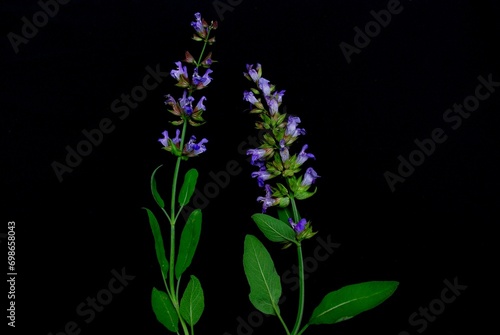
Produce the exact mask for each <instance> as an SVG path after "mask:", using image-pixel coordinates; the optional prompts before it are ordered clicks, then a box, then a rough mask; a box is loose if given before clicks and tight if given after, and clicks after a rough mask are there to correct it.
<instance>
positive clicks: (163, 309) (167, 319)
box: [151, 287, 179, 333]
mask: <svg viewBox="0 0 500 335" xmlns="http://www.w3.org/2000/svg"><path fill="white" fill-rule="evenodd" d="M151 305H152V306H153V311H154V313H155V315H156V319H157V320H158V321H159V322H160V323H161V324H162V325H164V326H165V327H166V328H167V329H168V330H170V331H171V332H174V333H175V332H177V331H178V330H179V317H178V316H177V312H176V311H175V308H174V305H172V301H170V298H169V297H168V295H167V293H165V292H163V291H160V290H158V289H156V287H153V292H152V293H151Z"/></svg>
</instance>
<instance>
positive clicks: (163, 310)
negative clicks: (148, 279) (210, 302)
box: [151, 275, 205, 332]
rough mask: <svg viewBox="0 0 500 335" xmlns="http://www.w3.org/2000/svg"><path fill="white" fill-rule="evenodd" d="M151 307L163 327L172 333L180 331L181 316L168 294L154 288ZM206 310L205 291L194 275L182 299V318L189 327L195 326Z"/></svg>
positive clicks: (180, 309)
mask: <svg viewBox="0 0 500 335" xmlns="http://www.w3.org/2000/svg"><path fill="white" fill-rule="evenodd" d="M151 305H152V307H153V311H154V313H155V315H156V318H157V320H158V321H159V322H160V323H161V324H162V325H164V326H165V327H166V328H167V329H168V330H170V331H172V332H177V331H178V330H179V316H178V314H177V311H176V310H175V307H174V306H173V304H172V301H171V300H170V297H169V296H168V294H167V293H165V292H164V291H161V290H158V289H157V288H156V287H153V291H152V293H151ZM204 308H205V302H204V296H203V289H202V287H201V284H200V281H199V280H198V278H196V277H195V276H193V275H192V276H191V279H190V280H189V283H188V285H187V287H186V290H185V291H184V294H183V296H182V299H181V303H180V308H179V311H180V314H181V317H182V319H183V320H185V321H186V323H187V324H188V325H190V326H194V325H195V324H196V323H197V322H198V320H199V319H200V317H201V314H202V313H203V310H204Z"/></svg>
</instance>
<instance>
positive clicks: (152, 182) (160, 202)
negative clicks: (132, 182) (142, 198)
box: [151, 165, 165, 208]
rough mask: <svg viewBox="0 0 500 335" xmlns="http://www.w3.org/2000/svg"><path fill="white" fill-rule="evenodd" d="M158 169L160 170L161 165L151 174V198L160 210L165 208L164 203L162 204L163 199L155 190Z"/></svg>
mask: <svg viewBox="0 0 500 335" xmlns="http://www.w3.org/2000/svg"><path fill="white" fill-rule="evenodd" d="M159 168H161V165H160V166H158V167H157V168H156V169H155V170H154V171H153V173H152V174H151V193H152V194H153V198H154V199H155V201H156V203H157V204H158V206H160V208H163V207H164V206H165V203H164V202H163V199H162V198H161V196H160V194H159V193H158V190H157V189H156V179H155V174H156V171H157V170H158V169H159Z"/></svg>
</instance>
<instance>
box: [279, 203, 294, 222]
mask: <svg viewBox="0 0 500 335" xmlns="http://www.w3.org/2000/svg"><path fill="white" fill-rule="evenodd" d="M291 207H292V206H288V207H285V208H281V207H278V208H277V212H278V218H279V219H280V220H281V221H283V222H284V223H286V224H289V223H288V218H293V213H292V208H291Z"/></svg>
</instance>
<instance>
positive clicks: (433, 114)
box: [0, 0, 500, 335]
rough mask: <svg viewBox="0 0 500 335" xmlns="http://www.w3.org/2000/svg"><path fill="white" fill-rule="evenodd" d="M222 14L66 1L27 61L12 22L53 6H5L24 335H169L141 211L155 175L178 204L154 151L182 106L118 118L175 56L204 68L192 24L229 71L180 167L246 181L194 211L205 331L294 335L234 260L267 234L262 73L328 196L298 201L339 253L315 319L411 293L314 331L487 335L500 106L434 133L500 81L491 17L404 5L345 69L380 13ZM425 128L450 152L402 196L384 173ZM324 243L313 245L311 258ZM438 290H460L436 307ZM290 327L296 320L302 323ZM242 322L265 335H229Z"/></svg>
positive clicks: (6, 95) (288, 9) (324, 277)
mask: <svg viewBox="0 0 500 335" xmlns="http://www.w3.org/2000/svg"><path fill="white" fill-rule="evenodd" d="M222 3H226V2H225V1H224V0H222ZM226 4H227V3H226ZM232 4H233V5H232V6H230V8H231V9H230V10H226V11H224V10H221V11H222V12H221V11H219V13H218V12H217V11H216V9H215V7H214V2H212V1H192V0H190V1H138V0H136V1H130V0H129V1H105V2H102V1H91V0H87V1H78V0H73V1H70V2H68V3H67V4H64V5H60V6H59V10H58V12H57V13H56V14H55V15H52V16H53V17H51V18H50V19H49V20H48V22H47V23H46V24H43V25H41V27H40V28H39V31H38V33H37V34H36V35H35V36H33V37H31V38H29V39H27V43H23V44H20V45H19V46H18V48H19V50H18V52H17V53H16V52H15V50H14V48H13V46H12V44H11V43H10V42H9V39H8V38H7V36H8V34H9V33H14V34H17V35H21V34H22V28H23V24H24V22H23V20H22V18H23V17H26V18H27V19H28V20H29V21H31V22H32V18H33V15H34V14H36V13H37V12H39V11H40V10H41V7H40V4H39V3H37V2H36V1H3V2H2V4H1V6H2V10H1V13H2V19H1V20H0V22H1V29H2V35H3V36H4V37H3V39H2V52H1V54H2V65H3V67H2V77H1V78H2V80H1V85H2V87H1V93H0V94H1V102H2V116H3V117H2V120H3V121H2V123H1V126H2V129H1V133H0V134H1V135H0V136H1V137H0V138H1V145H2V152H3V157H4V158H3V159H2V164H1V178H2V191H3V193H4V196H3V199H4V200H3V201H2V202H3V205H2V209H3V210H2V220H3V222H2V228H0V233H6V231H7V222H8V221H12V220H13V221H15V222H16V237H17V240H16V246H17V272H18V276H17V283H16V293H17V294H16V306H17V310H16V312H17V314H16V317H17V318H16V321H17V322H16V325H17V327H16V329H15V332H14V333H19V334H20V333H21V332H22V331H23V330H30V331H32V332H33V331H36V333H37V334H49V333H50V332H53V334H56V333H57V332H60V331H63V330H64V327H65V325H66V324H67V323H68V322H71V321H73V322H75V323H76V324H78V327H79V329H80V334H108V333H114V334H121V333H136V334H166V333H167V332H166V330H165V329H163V326H162V325H161V324H159V323H158V322H157V321H156V319H155V316H154V314H153V312H152V310H151V307H150V294H151V288H152V286H157V287H161V285H162V283H161V280H160V273H159V269H158V266H157V264H156V258H155V253H154V245H153V239H152V234H151V231H150V228H149V224H148V221H147V217H146V214H145V212H144V210H143V209H141V207H143V206H146V207H149V208H152V209H153V210H154V211H156V209H157V208H156V207H155V204H154V201H153V199H152V197H151V194H150V192H149V178H150V175H151V173H152V171H153V170H154V169H155V168H156V167H157V166H158V165H160V164H164V169H163V170H160V172H159V178H160V184H161V185H162V186H161V187H164V189H163V191H164V194H165V197H166V195H167V194H168V193H169V191H168V187H167V185H168V182H169V181H170V174H169V173H170V172H171V171H172V167H173V159H172V157H171V156H170V155H169V154H168V153H166V152H164V151H162V150H161V149H160V145H159V143H158V142H157V139H158V138H159V137H160V135H161V132H162V131H163V130H165V129H171V128H170V127H171V126H170V125H169V124H168V121H169V120H172V116H171V115H170V114H169V113H168V112H167V111H166V108H165V106H164V104H163V102H164V97H163V96H164V95H165V94H168V93H170V94H172V95H174V96H178V95H179V92H180V90H179V89H178V88H176V87H174V83H175V81H174V80H173V79H172V78H171V77H165V78H164V80H163V81H162V82H161V83H160V84H159V86H158V87H157V88H156V89H154V90H151V91H149V92H148V93H147V97H146V98H145V100H144V101H142V102H140V103H139V104H138V106H137V107H136V108H134V109H130V113H129V114H127V115H126V116H125V117H123V116H124V114H115V113H113V112H112V110H111V105H112V103H113V101H115V100H116V99H119V98H120V96H121V95H122V94H130V92H131V91H132V89H133V88H134V87H136V86H137V85H141V84H142V80H143V78H144V76H145V75H146V74H147V70H146V67H147V66H149V67H151V68H153V69H154V68H155V67H157V66H158V67H159V68H160V69H161V71H163V72H169V71H170V70H171V69H172V68H174V64H173V63H174V62H175V61H178V60H181V59H182V58H183V55H184V51H185V50H190V51H191V52H192V53H193V54H195V53H197V52H198V51H197V50H198V49H197V47H198V46H199V45H198V44H195V43H194V42H193V41H191V40H190V37H191V34H192V30H191V27H190V25H189V23H190V22H191V21H193V19H194V16H193V14H194V13H195V12H201V13H202V15H203V17H204V18H206V19H207V20H208V21H210V20H218V21H219V29H218V30H217V31H216V39H217V42H216V43H215V45H214V47H213V48H212V51H213V57H214V59H216V60H218V63H216V64H215V65H214V66H213V67H212V69H213V70H214V73H213V74H212V77H213V78H214V80H213V82H212V83H211V84H210V85H209V87H208V88H207V89H206V90H205V91H203V94H204V95H206V97H207V101H206V103H205V105H206V107H207V111H206V112H205V113H204V117H205V118H206V120H207V121H208V122H207V124H206V125H204V126H202V127H200V128H197V129H195V130H194V131H196V134H197V136H199V138H202V137H207V138H208V139H209V143H208V144H207V148H208V150H207V152H206V153H204V154H203V155H202V156H200V157H199V158H197V159H195V160H191V161H189V163H188V164H186V165H184V166H183V168H184V169H186V168H187V167H188V166H193V167H196V168H198V170H199V172H200V178H199V190H200V192H201V193H203V192H204V191H203V187H205V186H206V185H207V184H209V183H213V182H214V180H213V177H212V176H213V174H218V175H220V174H221V173H223V172H224V171H226V169H227V164H228V163H230V162H231V163H233V164H236V166H237V167H238V170H237V171H238V172H237V173H234V175H232V176H231V178H230V180H229V182H228V183H227V185H224V187H220V188H219V189H218V191H217V192H214V193H213V195H212V196H209V197H208V198H207V199H206V200H205V201H202V200H200V202H199V205H200V207H203V229H202V238H201V241H200V244H199V249H198V252H197V254H196V256H195V259H194V262H193V264H192V267H191V268H190V271H191V273H193V274H195V275H196V276H197V277H198V278H200V281H201V282H202V285H203V288H204V291H205V304H206V307H205V312H204V314H203V316H202V319H201V320H200V322H199V324H198V325H197V333H198V334H217V335H219V334H220V335H223V334H224V333H226V332H227V333H228V334H233V335H234V334H250V333H252V332H253V333H254V334H263V333H270V332H271V331H275V332H276V333H282V332H281V330H280V326H279V324H278V321H277V320H276V319H275V318H265V319H263V320H261V319H259V314H258V313H256V312H255V309H254V308H253V307H252V306H251V304H250V302H249V301H248V298H247V296H248V285H247V283H246V278H245V276H244V273H243V267H242V263H241V259H242V252H243V239H244V236H245V235H246V234H248V233H252V234H255V235H258V234H259V233H260V232H258V231H257V230H256V228H255V226H254V224H253V222H252V221H251V219H250V216H251V215H252V214H253V213H255V212H258V211H260V205H259V204H258V203H257V202H256V201H255V199H256V197H257V196H259V195H262V194H261V193H260V190H259V189H258V188H257V186H256V183H255V181H254V180H253V179H251V177H250V173H251V172H252V171H253V167H251V166H250V165H249V164H248V162H247V160H246V157H245V156H244V155H242V153H241V152H240V151H239V150H238V147H239V146H240V145H244V148H246V149H248V148H250V147H249V146H248V145H247V144H245V143H246V142H247V141H248V140H247V139H248V136H255V134H256V131H255V130H254V129H253V122H254V121H255V117H254V116H253V115H249V114H248V113H247V112H246V111H245V109H246V108H247V107H248V105H247V104H246V103H244V102H243V100H242V96H243V91H244V90H247V89H249V88H250V87H251V85H250V82H248V81H246V79H244V78H243V76H242V72H243V71H245V64H247V63H257V62H259V63H261V64H262V66H263V69H264V77H265V78H267V79H269V80H270V81H271V82H272V83H274V84H276V85H277V87H278V89H285V90H286V93H285V96H284V102H283V106H286V108H287V112H289V113H291V114H295V115H298V116H299V117H300V118H301V120H302V123H301V126H302V127H303V128H305V129H306V130H307V135H305V136H304V137H303V139H301V140H302V141H304V142H303V143H307V144H309V151H310V152H312V153H314V154H315V155H316V158H317V160H316V161H309V162H308V164H309V163H311V166H313V167H314V168H315V170H316V171H317V172H318V173H319V174H320V175H321V178H320V179H318V181H317V186H318V193H317V194H316V195H315V196H314V197H312V198H311V199H309V200H307V201H304V202H303V203H300V204H299V206H301V207H300V208H301V212H302V214H303V215H304V216H306V217H308V218H310V219H311V220H312V221H313V224H314V227H315V229H316V230H318V231H319V233H318V236H321V237H322V238H323V239H325V240H327V239H330V240H331V241H333V242H335V243H338V244H339V246H338V247H337V248H336V249H335V252H334V253H333V254H332V255H331V256H330V257H328V258H327V259H326V260H324V261H321V262H319V264H318V267H317V268H314V269H311V271H310V276H309V277H308V279H307V281H306V285H307V288H306V289H307V297H306V308H307V309H306V315H307V313H308V311H309V313H310V311H312V308H313V307H314V306H315V305H316V304H317V302H318V301H319V300H320V299H321V297H322V296H323V295H324V294H326V293H327V292H329V291H331V290H335V289H338V288H340V287H342V286H344V285H347V284H352V283H356V282H361V281H369V280H397V281H399V282H400V286H399V288H398V290H397V291H396V292H395V294H394V295H393V296H392V297H391V298H390V299H389V300H387V301H386V302H384V304H383V305H381V306H379V307H377V308H375V309H373V310H371V311H369V312H366V313H363V314H361V315H359V316H358V317H356V318H354V319H352V320H348V321H345V322H342V323H339V324H337V325H332V326H316V327H315V328H310V329H309V331H308V332H309V333H310V334H333V333H335V334H338V335H341V334H360V333H367V332H369V333H372V334H392V335H398V334H401V335H403V334H418V333H425V334H440V335H445V334H449V335H453V334H466V333H467V334H469V333H482V332H484V330H487V329H491V327H493V329H495V326H494V322H493V321H494V320H495V319H494V317H493V316H492V314H493V310H490V309H489V308H490V307H488V302H489V301H492V299H495V298H494V296H495V295H496V293H494V292H496V291H498V290H497V286H498V284H496V283H495V280H494V278H495V276H496V275H494V268H495V267H497V266H498V261H497V257H496V253H497V251H496V248H495V247H496V244H495V242H496V239H495V238H494V236H495V235H496V234H495V233H494V232H495V230H494V228H495V225H496V224H498V219H499V215H498V214H499V213H498V206H499V204H500V203H499V199H500V197H499V196H498V187H499V185H500V180H499V176H498V170H499V164H498V156H499V151H498V144H499V141H498V136H497V133H498V130H497V128H498V125H499V121H500V117H499V110H498V106H499V105H500V104H499V102H500V92H499V91H500V87H498V86H497V87H496V88H495V90H496V91H495V92H493V93H491V95H490V97H488V98H487V99H485V100H484V101H481V102H480V105H479V107H478V108H477V110H476V111H474V112H473V113H472V114H471V115H470V117H469V118H467V119H463V120H462V123H461V124H460V126H459V127H457V128H456V129H453V128H451V126H452V125H453V123H449V122H446V121H445V120H443V114H444V113H445V111H446V110H447V109H449V108H452V106H453V104H462V103H463V102H464V99H466V98H467V97H470V96H472V95H474V94H475V89H476V87H477V85H478V84H479V81H478V77H479V76H483V77H484V78H488V76H491V78H492V79H493V81H494V82H500V67H499V62H498V59H499V53H498V52H496V51H495V49H496V48H495V46H496V45H497V44H498V41H499V37H500V36H499V35H500V29H499V23H498V22H499V21H498V15H499V14H500V11H499V9H500V6H499V5H498V4H497V2H495V1H409V0H404V1H401V3H400V7H398V8H402V10H401V12H400V13H399V14H397V15H393V16H392V18H391V21H390V23H389V24H388V25H387V27H384V28H382V29H381V31H380V32H379V33H378V34H375V36H373V38H371V41H370V43H369V44H368V45H366V46H365V47H363V48H361V49H360V52H359V53H355V54H352V55H351V56H352V57H351V62H347V60H346V58H345V57H344V55H343V53H342V50H341V48H340V47H339V45H340V43H342V42H345V43H349V44H350V45H354V41H353V39H354V37H355V34H356V32H355V30H354V28H355V27H359V28H360V29H364V27H365V24H366V23H368V22H369V21H373V16H372V14H371V13H370V11H372V10H373V11H376V12H378V11H380V10H383V9H386V8H387V4H388V1H349V2H347V1H343V2H340V1H309V2H304V1H251V0H243V1H233V2H232ZM11 36H12V35H11ZM481 92H486V91H481ZM200 93H201V92H200ZM119 116H122V117H123V119H120V118H119ZM105 118H109V119H110V120H111V122H112V124H113V126H114V128H113V130H112V131H111V132H110V133H108V134H105V136H104V138H103V140H102V143H100V144H99V145H98V146H94V147H93V148H92V151H91V153H90V154H89V155H88V156H86V157H84V158H83V159H82V161H81V162H80V163H79V164H78V165H77V166H76V167H74V169H73V171H72V172H68V173H65V174H64V175H63V180H62V181H59V180H58V178H57V176H56V174H55V173H54V170H53V168H52V164H53V163H54V162H60V163H64V160H65V157H66V154H67V151H66V148H67V146H70V147H72V148H76V146H77V145H78V143H79V142H81V141H82V140H84V139H85V137H84V135H83V134H82V131H83V130H88V131H90V130H91V129H95V128H96V127H98V126H99V123H100V122H101V120H103V119H105ZM435 128H441V129H443V131H444V133H445V134H446V136H447V137H446V141H444V143H440V144H437V145H436V148H435V151H434V152H433V153H432V154H431V155H430V156H426V157H425V161H424V162H423V164H421V165H420V166H418V167H416V168H415V171H414V172H413V173H412V174H411V175H409V176H408V177H407V178H406V180H405V182H404V183H397V184H396V185H395V190H394V192H392V191H391V189H390V188H389V186H388V183H387V182H386V179H385V177H384V173H386V172H387V171H391V172H394V173H397V170H398V164H399V160H398V156H399V155H402V156H403V157H405V158H408V157H409V155H410V153H411V152H412V151H413V150H415V149H417V147H416V144H415V143H414V140H415V139H418V140H423V139H426V138H429V137H430V134H431V132H432V131H433V129H435ZM5 157H6V158H5ZM211 173H212V174H211ZM206 194H207V193H206V192H205V195H206ZM200 199H201V198H200ZM156 213H157V214H158V215H159V214H160V213H159V212H157V211H156ZM259 236H260V235H259ZM1 237H2V239H1V241H2V243H1V246H2V250H3V252H5V253H6V239H5V236H4V235H1ZM317 246H318V244H317V242H316V241H314V240H311V242H310V243H306V245H305V247H304V248H305V250H304V251H305V253H306V256H307V255H309V256H310V255H311V254H312V253H313V251H314V250H315V248H316V247H317ZM269 247H270V249H271V250H272V254H273V257H275V262H276V267H277V270H278V272H279V273H280V274H281V273H285V272H286V271H288V270H289V269H290V268H291V266H292V264H294V263H295V258H294V255H293V253H292V252H291V250H287V251H280V250H278V249H276V250H275V248H274V247H273V246H271V245H270V246H269ZM4 255H5V254H4ZM113 270H114V271H118V272H121V271H122V270H123V271H125V273H126V274H127V275H129V276H131V278H132V277H133V279H131V280H130V281H129V282H128V285H127V286H126V287H125V288H124V289H123V291H121V292H120V293H117V294H115V295H113V296H112V298H111V302H110V303H109V304H108V305H106V306H104V308H103V310H102V311H99V312H96V313H95V316H94V317H92V318H90V315H89V314H85V315H84V316H82V315H81V314H82V313H79V312H78V311H77V306H79V305H80V304H81V303H85V301H86V299H87V298H88V297H96V295H98V294H99V292H101V290H102V289H105V288H106V287H107V286H108V283H109V282H110V280H111V278H113V273H112V271H113ZM4 272H5V273H6V270H5V271H4ZM446 280H448V281H450V282H452V283H453V282H457V283H459V284H460V285H462V286H464V287H465V286H466V288H465V289H463V290H462V291H461V292H460V296H458V297H456V299H455V300H454V301H453V302H451V303H447V304H444V305H440V302H439V300H441V299H442V298H441V292H442V291H443V289H444V288H445V287H446V284H445V281H446ZM5 290H7V287H5ZM5 292H6V291H5ZM284 294H285V295H286V297H287V299H288V301H290V303H289V304H291V303H292V301H293V300H294V299H295V298H294V297H295V296H296V291H293V289H292V288H291V287H290V286H286V285H285V286H284ZM2 296H3V298H2V299H5V300H2V301H7V299H6V297H5V296H6V293H2ZM2 306H6V305H5V304H4V305H2ZM439 306H445V307H444V310H438V311H437V312H436V313H437V314H438V315H437V316H436V317H435V320H434V318H433V319H432V320H433V321H432V322H428V323H427V327H426V329H424V328H423V327H421V326H422V325H423V323H422V322H421V321H420V322H419V323H418V324H412V323H410V321H409V317H410V315H412V313H415V312H416V313H420V312H419V309H420V308H421V307H422V308H429V307H432V308H439ZM4 308H5V307H4ZM3 310H4V311H5V309H3ZM282 310H283V313H284V316H285V318H287V319H289V320H291V319H292V317H293V313H294V308H292V306H291V305H283V307H282ZM490 311H491V312H490ZM4 313H6V312H4ZM2 319H3V320H4V321H2V322H4V323H6V322H7V321H6V318H5V317H2ZM417 319H419V320H423V319H422V317H418V318H417ZM241 320H245V322H249V323H250V324H252V323H253V324H254V326H247V327H249V328H246V329H242V328H240V329H239V328H238V326H239V325H240V324H241V323H242V321H241ZM290 322H291V321H290ZM492 324H493V326H491V325H492ZM10 330H11V331H12V329H10ZM466 330H467V331H466ZM405 331H406V332H407V333H405ZM308 332H306V333H308Z"/></svg>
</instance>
